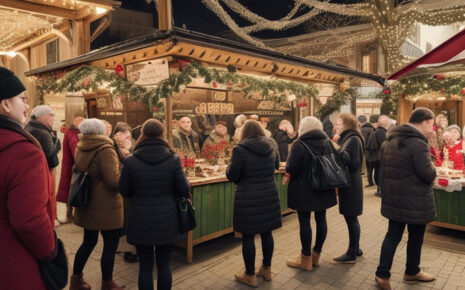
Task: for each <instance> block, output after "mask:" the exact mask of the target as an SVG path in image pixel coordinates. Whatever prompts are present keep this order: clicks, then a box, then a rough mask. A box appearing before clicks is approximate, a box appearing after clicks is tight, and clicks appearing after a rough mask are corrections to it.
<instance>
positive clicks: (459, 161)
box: [436, 125, 464, 170]
mask: <svg viewBox="0 0 465 290" xmlns="http://www.w3.org/2000/svg"><path fill="white" fill-rule="evenodd" d="M460 137H461V130H460V128H459V126H457V125H451V126H449V127H447V128H446V129H445V130H444V133H443V139H444V142H445V145H444V149H443V159H442V160H441V161H439V162H438V161H436V166H445V167H448V168H451V169H457V170H463V169H464V160H463V142H462V139H460Z"/></svg>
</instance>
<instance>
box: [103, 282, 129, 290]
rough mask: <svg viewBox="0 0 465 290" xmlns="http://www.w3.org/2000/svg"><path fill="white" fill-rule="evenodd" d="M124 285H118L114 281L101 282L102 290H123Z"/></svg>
mask: <svg viewBox="0 0 465 290" xmlns="http://www.w3.org/2000/svg"><path fill="white" fill-rule="evenodd" d="M124 287H126V286H118V284H116V283H115V281H113V280H111V281H107V282H102V290H123V289H124Z"/></svg>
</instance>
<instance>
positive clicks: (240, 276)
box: [234, 271, 258, 287]
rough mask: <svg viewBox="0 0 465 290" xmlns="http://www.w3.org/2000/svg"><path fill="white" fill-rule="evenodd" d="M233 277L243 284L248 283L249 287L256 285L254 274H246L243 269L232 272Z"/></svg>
mask: <svg viewBox="0 0 465 290" xmlns="http://www.w3.org/2000/svg"><path fill="white" fill-rule="evenodd" d="M234 277H235V278H236V280H237V281H239V282H241V283H244V284H245V285H248V286H250V287H258V281H257V276H255V275H247V273H246V272H245V271H244V272H237V273H236V274H234Z"/></svg>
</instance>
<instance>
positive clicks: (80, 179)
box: [67, 150, 99, 208]
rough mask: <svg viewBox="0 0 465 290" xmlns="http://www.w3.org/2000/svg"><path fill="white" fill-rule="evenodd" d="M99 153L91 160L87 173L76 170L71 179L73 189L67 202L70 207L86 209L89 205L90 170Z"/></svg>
mask: <svg viewBox="0 0 465 290" xmlns="http://www.w3.org/2000/svg"><path fill="white" fill-rule="evenodd" d="M98 152H99V150H97V152H95V154H94V157H92V159H91V160H90V162H89V166H87V168H86V170H85V171H80V170H79V169H77V168H74V170H73V176H72V177H71V189H70V190H69V197H68V202H67V204H68V206H74V207H77V208H85V207H86V206H87V204H89V198H90V191H91V186H92V179H91V178H90V175H89V173H88V170H89V168H90V167H91V166H92V163H93V162H94V159H95V156H97V153H98Z"/></svg>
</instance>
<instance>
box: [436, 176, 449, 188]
mask: <svg viewBox="0 0 465 290" xmlns="http://www.w3.org/2000/svg"><path fill="white" fill-rule="evenodd" d="M438 184H439V185H440V186H448V185H449V180H447V179H446V178H439V179H438Z"/></svg>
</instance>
